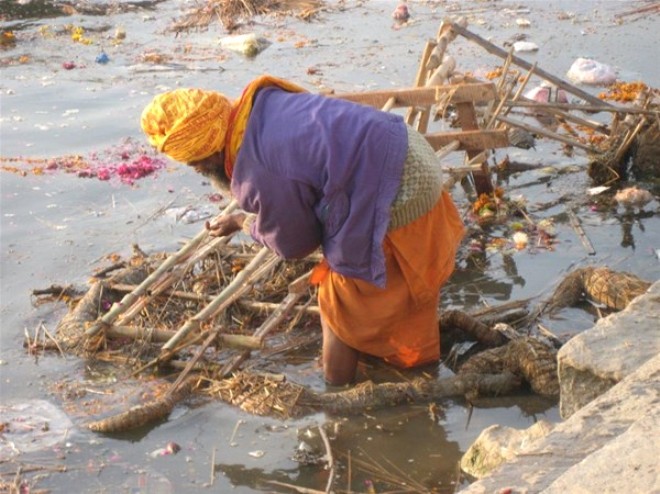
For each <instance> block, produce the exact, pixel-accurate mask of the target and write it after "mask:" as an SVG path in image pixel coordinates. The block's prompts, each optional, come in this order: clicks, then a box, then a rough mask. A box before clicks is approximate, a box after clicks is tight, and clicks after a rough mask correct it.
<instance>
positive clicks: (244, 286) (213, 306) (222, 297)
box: [161, 247, 279, 355]
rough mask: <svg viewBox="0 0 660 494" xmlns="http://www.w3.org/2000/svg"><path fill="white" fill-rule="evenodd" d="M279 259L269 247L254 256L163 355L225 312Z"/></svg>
mask: <svg viewBox="0 0 660 494" xmlns="http://www.w3.org/2000/svg"><path fill="white" fill-rule="evenodd" d="M278 261H279V258H278V257H277V256H276V255H275V254H273V253H272V252H271V251H270V250H269V249H268V248H267V247H263V248H262V249H261V250H260V251H259V253H258V254H257V255H256V256H254V258H253V259H252V261H251V262H250V264H248V265H247V266H246V267H245V269H243V270H242V271H241V272H240V273H238V275H236V277H235V278H234V280H232V282H231V283H230V284H229V285H228V286H227V287H226V288H225V289H224V290H222V292H220V294H219V295H217V296H216V297H215V298H214V299H213V301H211V302H210V303H209V304H208V305H206V307H204V308H203V309H202V310H201V311H200V312H198V313H197V314H196V315H195V316H193V317H192V318H191V319H189V320H188V321H187V322H186V323H185V324H184V325H183V326H182V327H181V328H179V330H178V331H176V333H175V334H174V336H172V338H170V339H169V340H168V341H167V342H166V343H165V344H164V345H163V347H162V349H161V355H164V354H165V352H167V351H169V350H172V349H173V348H174V347H175V346H176V345H178V344H179V343H180V342H181V341H183V340H184V339H185V338H186V336H187V335H188V334H189V333H190V332H191V331H192V330H193V329H198V328H199V326H200V324H201V323H202V322H203V321H206V320H208V319H211V318H213V317H215V316H216V315H218V314H219V313H220V312H221V311H223V310H224V309H225V308H226V307H227V306H228V305H229V304H231V303H233V302H234V301H235V300H236V299H237V298H238V297H239V296H240V295H242V294H243V293H244V292H245V291H247V290H248V289H249V288H250V283H251V282H252V281H253V280H254V278H259V277H261V276H263V275H265V274H266V273H267V272H268V271H269V270H270V268H272V267H273V266H274V265H275V264H276V263H277V262H278Z"/></svg>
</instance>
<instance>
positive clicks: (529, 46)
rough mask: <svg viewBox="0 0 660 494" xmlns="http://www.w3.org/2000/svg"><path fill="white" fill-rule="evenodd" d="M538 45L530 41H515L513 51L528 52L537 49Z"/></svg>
mask: <svg viewBox="0 0 660 494" xmlns="http://www.w3.org/2000/svg"><path fill="white" fill-rule="evenodd" d="M538 50H539V45H537V44H536V43H532V42H531V41H516V42H515V43H514V44H513V51H515V52H530V51H538Z"/></svg>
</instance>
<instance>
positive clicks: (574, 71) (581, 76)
mask: <svg viewBox="0 0 660 494" xmlns="http://www.w3.org/2000/svg"><path fill="white" fill-rule="evenodd" d="M566 77H568V78H569V79H570V80H571V81H573V82H575V83H577V84H588V85H591V86H609V85H610V84H614V83H615V82H616V72H614V69H612V68H611V67H610V66H609V65H605V64H603V63H600V62H597V61H596V60H591V59H588V58H578V59H577V60H576V61H575V62H573V65H571V68H570V69H568V72H567V73H566Z"/></svg>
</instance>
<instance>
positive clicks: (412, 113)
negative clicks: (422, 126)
mask: <svg viewBox="0 0 660 494" xmlns="http://www.w3.org/2000/svg"><path fill="white" fill-rule="evenodd" d="M435 46H436V43H435V41H430V40H429V41H427V42H426V45H425V46H424V51H423V52H422V59H421V60H420V62H419V67H418V68H417V76H416V77H415V87H422V86H424V83H425V82H426V73H427V70H426V64H427V63H428V61H429V57H430V56H431V52H432V51H433V49H434V48H435ZM417 113H418V112H417V107H416V106H410V108H408V112H407V114H406V123H407V124H408V125H411V126H412V124H413V122H414V121H415V117H417Z"/></svg>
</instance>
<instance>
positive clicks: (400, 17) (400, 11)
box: [392, 3, 410, 22]
mask: <svg viewBox="0 0 660 494" xmlns="http://www.w3.org/2000/svg"><path fill="white" fill-rule="evenodd" d="M392 19H394V20H395V21H397V22H407V21H408V19H410V12H409V11H408V6H407V5H406V4H405V3H400V4H399V5H397V6H396V8H395V9H394V12H392Z"/></svg>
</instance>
